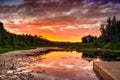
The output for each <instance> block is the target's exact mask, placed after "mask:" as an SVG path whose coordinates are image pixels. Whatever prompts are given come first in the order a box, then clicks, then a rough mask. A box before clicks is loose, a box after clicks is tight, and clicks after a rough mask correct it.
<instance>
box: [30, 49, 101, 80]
mask: <svg viewBox="0 0 120 80" xmlns="http://www.w3.org/2000/svg"><path fill="white" fill-rule="evenodd" d="M32 60H33V62H32V63H31V64H30V67H29V69H31V70H32V71H34V72H37V73H34V75H36V76H37V77H36V79H38V80H99V79H98V78H97V77H96V75H95V73H94V72H93V61H100V59H99V58H95V59H88V58H83V54H82V52H76V51H72V52H71V51H69V52H67V51H57V52H55V51H53V52H49V53H47V54H43V55H38V56H34V57H33V58H32Z"/></svg>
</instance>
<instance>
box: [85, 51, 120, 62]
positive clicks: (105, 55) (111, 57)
mask: <svg viewBox="0 0 120 80" xmlns="http://www.w3.org/2000/svg"><path fill="white" fill-rule="evenodd" d="M83 57H84V58H85V57H89V58H97V57H99V58H101V59H102V60H105V61H120V53H119V52H107V51H106V52H103V51H83Z"/></svg>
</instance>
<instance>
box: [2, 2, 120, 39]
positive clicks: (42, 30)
mask: <svg viewBox="0 0 120 80" xmlns="http://www.w3.org/2000/svg"><path fill="white" fill-rule="evenodd" d="M119 13H120V1H119V0H0V21H2V22H3V23H4V24H5V28H6V29H7V30H8V31H10V32H14V33H17V34H26V33H27V34H32V35H35V34H37V35H43V36H44V37H46V38H48V39H51V40H60V41H80V39H81V37H83V36H85V35H88V34H91V35H96V36H99V35H100V31H99V27H100V24H101V23H102V22H105V21H106V19H107V17H109V16H116V17H118V19H119V17H120V14H119ZM51 37H52V38H51Z"/></svg>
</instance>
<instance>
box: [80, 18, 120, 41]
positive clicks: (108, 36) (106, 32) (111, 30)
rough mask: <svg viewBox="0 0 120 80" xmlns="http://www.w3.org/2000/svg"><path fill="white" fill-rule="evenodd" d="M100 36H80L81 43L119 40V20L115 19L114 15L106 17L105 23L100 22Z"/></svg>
mask: <svg viewBox="0 0 120 80" xmlns="http://www.w3.org/2000/svg"><path fill="white" fill-rule="evenodd" d="M100 32H101V35H100V37H98V38H97V37H95V36H92V35H88V36H84V37H83V38H82V42H83V43H88V42H94V41H101V42H119V41H120V21H119V20H117V19H116V17H115V16H113V18H110V17H108V19H107V21H106V22H105V23H102V24H101V26H100Z"/></svg>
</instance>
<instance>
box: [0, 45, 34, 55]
mask: <svg viewBox="0 0 120 80" xmlns="http://www.w3.org/2000/svg"><path fill="white" fill-rule="evenodd" d="M32 48H35V47H20V46H0V54H2V53H5V52H8V51H13V50H26V49H32Z"/></svg>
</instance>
